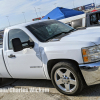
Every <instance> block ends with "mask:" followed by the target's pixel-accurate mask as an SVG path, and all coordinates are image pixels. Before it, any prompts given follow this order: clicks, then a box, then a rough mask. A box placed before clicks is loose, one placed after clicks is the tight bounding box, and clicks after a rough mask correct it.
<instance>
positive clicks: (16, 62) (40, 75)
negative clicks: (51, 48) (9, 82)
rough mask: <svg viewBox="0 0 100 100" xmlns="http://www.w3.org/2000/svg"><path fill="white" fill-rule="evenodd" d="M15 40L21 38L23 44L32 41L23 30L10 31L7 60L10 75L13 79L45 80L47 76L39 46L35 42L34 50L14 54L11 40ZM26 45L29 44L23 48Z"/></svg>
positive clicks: (26, 49) (27, 49) (29, 49)
mask: <svg viewBox="0 0 100 100" xmlns="http://www.w3.org/2000/svg"><path fill="white" fill-rule="evenodd" d="M14 38H19V39H20V40H21V42H26V41H28V40H31V38H30V37H29V36H28V35H27V34H26V33H25V32H24V31H23V30H21V29H12V30H10V31H9V34H8V50H7V51H6V58H7V68H8V71H9V73H10V75H11V76H12V77H13V78H28V79H44V78H45V75H44V72H43V67H42V61H41V55H40V52H39V46H38V44H37V43H35V41H34V43H35V46H34V48H25V49H23V50H21V51H18V52H14V51H13V49H12V48H13V47H12V44H11V40H12V39H14ZM26 45H27V43H26V44H23V46H26ZM11 55H12V56H11ZM10 56H11V57H10Z"/></svg>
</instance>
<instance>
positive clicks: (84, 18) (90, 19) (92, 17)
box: [59, 11, 100, 29]
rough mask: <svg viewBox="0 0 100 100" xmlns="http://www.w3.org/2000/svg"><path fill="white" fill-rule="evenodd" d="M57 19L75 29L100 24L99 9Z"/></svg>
mask: <svg viewBox="0 0 100 100" xmlns="http://www.w3.org/2000/svg"><path fill="white" fill-rule="evenodd" d="M59 21H61V22H63V23H65V24H69V25H70V26H72V27H73V28H75V29H80V28H87V27H95V26H100V11H96V12H89V13H84V14H81V15H77V16H73V17H69V18H65V19H62V20H59Z"/></svg>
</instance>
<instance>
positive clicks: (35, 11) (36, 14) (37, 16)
mask: <svg viewBox="0 0 100 100" xmlns="http://www.w3.org/2000/svg"><path fill="white" fill-rule="evenodd" d="M34 9H35V12H36V15H37V18H38V14H37V11H36V8H35V7H34Z"/></svg>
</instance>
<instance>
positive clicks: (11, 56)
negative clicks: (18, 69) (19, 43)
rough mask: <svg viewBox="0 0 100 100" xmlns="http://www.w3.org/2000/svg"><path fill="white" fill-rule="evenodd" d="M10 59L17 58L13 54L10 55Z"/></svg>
mask: <svg viewBox="0 0 100 100" xmlns="http://www.w3.org/2000/svg"><path fill="white" fill-rule="evenodd" d="M8 57H9V58H15V57H16V56H15V55H13V54H10V55H9V56H8Z"/></svg>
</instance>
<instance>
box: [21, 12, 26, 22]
mask: <svg viewBox="0 0 100 100" xmlns="http://www.w3.org/2000/svg"><path fill="white" fill-rule="evenodd" d="M22 13H23V16H24V19H25V23H26V18H25V14H24V13H25V12H22Z"/></svg>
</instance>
